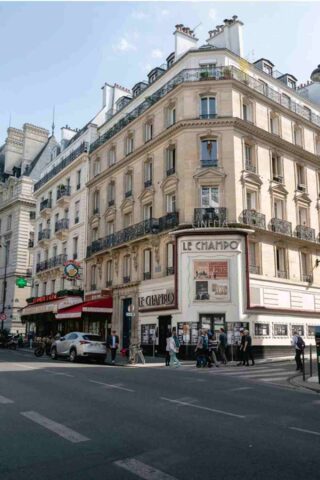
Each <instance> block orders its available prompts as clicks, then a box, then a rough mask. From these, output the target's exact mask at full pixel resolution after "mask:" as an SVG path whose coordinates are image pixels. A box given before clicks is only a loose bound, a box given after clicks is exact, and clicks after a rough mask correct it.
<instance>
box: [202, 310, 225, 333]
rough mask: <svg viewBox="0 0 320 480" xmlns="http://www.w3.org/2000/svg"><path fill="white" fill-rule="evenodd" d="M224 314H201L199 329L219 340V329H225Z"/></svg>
mask: <svg viewBox="0 0 320 480" xmlns="http://www.w3.org/2000/svg"><path fill="white" fill-rule="evenodd" d="M225 324H226V314H225V313H202V314H200V328H204V329H206V330H210V331H211V332H212V333H213V334H214V335H215V337H216V338H219V331H220V328H225Z"/></svg>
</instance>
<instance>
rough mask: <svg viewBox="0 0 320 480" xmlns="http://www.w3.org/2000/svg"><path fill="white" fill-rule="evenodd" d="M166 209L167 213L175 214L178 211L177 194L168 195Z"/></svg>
mask: <svg viewBox="0 0 320 480" xmlns="http://www.w3.org/2000/svg"><path fill="white" fill-rule="evenodd" d="M166 208H167V213H174V212H175V211H176V195H175V193H169V194H168V195H166Z"/></svg>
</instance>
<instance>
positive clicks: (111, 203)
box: [108, 198, 114, 207]
mask: <svg viewBox="0 0 320 480" xmlns="http://www.w3.org/2000/svg"><path fill="white" fill-rule="evenodd" d="M113 205H114V198H112V199H110V200H108V206H109V207H113Z"/></svg>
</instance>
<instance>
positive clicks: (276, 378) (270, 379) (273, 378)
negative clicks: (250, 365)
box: [260, 375, 288, 382]
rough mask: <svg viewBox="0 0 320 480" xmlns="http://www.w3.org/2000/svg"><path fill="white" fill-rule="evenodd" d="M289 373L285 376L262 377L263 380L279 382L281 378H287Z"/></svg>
mask: <svg viewBox="0 0 320 480" xmlns="http://www.w3.org/2000/svg"><path fill="white" fill-rule="evenodd" d="M287 378H288V375H286V376H285V377H270V378H260V380H261V382H279V380H287Z"/></svg>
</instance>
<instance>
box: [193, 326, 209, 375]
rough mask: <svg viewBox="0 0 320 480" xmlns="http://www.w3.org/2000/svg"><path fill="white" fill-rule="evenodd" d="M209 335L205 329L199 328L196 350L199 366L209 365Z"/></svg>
mask: <svg viewBox="0 0 320 480" xmlns="http://www.w3.org/2000/svg"><path fill="white" fill-rule="evenodd" d="M208 347H209V342H208V335H207V333H206V331H205V330H199V337H198V342H197V346H196V348H195V352H196V355H197V368H200V367H205V366H206V365H207V356H208Z"/></svg>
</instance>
